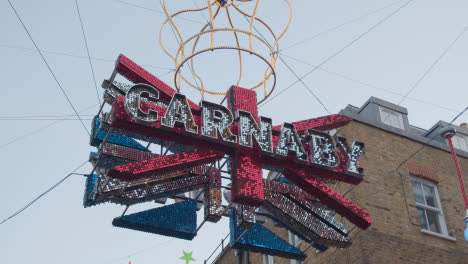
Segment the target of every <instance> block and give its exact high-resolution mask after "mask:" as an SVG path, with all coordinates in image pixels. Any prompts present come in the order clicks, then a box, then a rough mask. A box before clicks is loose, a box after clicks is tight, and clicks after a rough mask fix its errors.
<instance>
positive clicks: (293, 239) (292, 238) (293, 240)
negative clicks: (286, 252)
mask: <svg viewBox="0 0 468 264" xmlns="http://www.w3.org/2000/svg"><path fill="white" fill-rule="evenodd" d="M288 240H289V244H291V245H293V246H294V247H297V248H300V247H301V239H300V238H299V237H298V236H297V235H295V234H294V233H292V232H291V231H289V230H288ZM290 263H291V264H301V263H302V261H300V260H296V259H291V260H290Z"/></svg>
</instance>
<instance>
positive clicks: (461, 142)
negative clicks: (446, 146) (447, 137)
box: [452, 134, 468, 152]
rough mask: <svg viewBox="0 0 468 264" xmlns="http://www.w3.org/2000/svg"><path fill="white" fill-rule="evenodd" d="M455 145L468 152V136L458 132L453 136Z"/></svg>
mask: <svg viewBox="0 0 468 264" xmlns="http://www.w3.org/2000/svg"><path fill="white" fill-rule="evenodd" d="M452 143H453V147H454V148H456V149H459V150H463V151H466V152H468V137H467V136H465V135H462V134H456V135H455V136H453V137H452Z"/></svg>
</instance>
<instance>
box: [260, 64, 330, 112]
mask: <svg viewBox="0 0 468 264" xmlns="http://www.w3.org/2000/svg"><path fill="white" fill-rule="evenodd" d="M280 60H281V62H282V63H283V64H284V65H285V66H286V68H288V70H289V71H290V72H291V73H292V74H293V75H294V76H295V77H296V78H297V79H298V80H299V81H300V82H301V84H302V85H303V86H304V87H305V88H306V89H307V91H309V93H310V94H311V95H312V96H313V97H314V98H315V100H317V102H319V104H320V105H322V107H323V109H325V111H327V113H328V114H331V113H330V111H329V110H328V108H327V107H326V106H325V104H324V103H323V102H322V100H320V98H319V97H318V96H317V95H316V94H315V93H314V92H313V91H312V90H311V89H310V88H309V86H308V85H307V84H306V83H305V82H304V80H303V79H301V78H300V77H299V75H297V73H296V72H295V71H293V69H292V68H291V67H290V66H289V65H288V64H287V63H286V62H285V61H284V59H283V58H281V57H280ZM262 106H263V105H262ZM259 108H260V107H259Z"/></svg>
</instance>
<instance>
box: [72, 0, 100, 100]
mask: <svg viewBox="0 0 468 264" xmlns="http://www.w3.org/2000/svg"><path fill="white" fill-rule="evenodd" d="M75 6H76V11H77V12H78V18H79V19H80V25H81V32H82V33H83V40H84V43H85V47H86V54H88V61H89V67H90V68H91V74H92V75H93V80H94V88H95V89H96V95H97V98H98V102H99V105H100V104H101V97H100V96H99V91H98V88H97V82H96V76H95V74H94V68H93V63H92V62H91V55H90V54H89V47H88V41H87V40H86V34H85V30H84V26H83V20H82V19H81V13H80V8H79V6H78V0H75Z"/></svg>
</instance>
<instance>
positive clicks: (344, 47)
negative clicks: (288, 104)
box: [261, 0, 414, 106]
mask: <svg viewBox="0 0 468 264" xmlns="http://www.w3.org/2000/svg"><path fill="white" fill-rule="evenodd" d="M413 1H414V0H408V1H406V2H405V3H404V4H403V5H401V6H400V7H398V8H397V9H396V10H394V11H393V12H392V13H390V14H389V15H387V16H386V17H384V18H383V19H381V20H379V22H377V23H376V24H374V25H373V26H372V27H370V28H369V29H368V30H366V31H365V32H364V33H362V34H360V35H359V36H358V37H356V38H354V39H353V40H352V41H350V42H349V43H347V44H346V45H345V46H343V47H342V48H341V49H339V50H338V51H336V52H335V53H333V54H332V55H331V56H329V57H328V58H326V59H325V60H324V61H322V62H321V63H320V64H318V65H317V66H316V67H314V68H313V69H312V70H310V71H308V72H307V73H306V74H304V75H303V76H302V77H300V78H299V79H298V80H296V81H294V82H293V83H291V84H290V85H289V86H288V87H286V88H285V89H283V90H282V91H281V92H279V93H277V94H276V95H275V96H273V97H271V98H270V100H268V101H266V102H265V103H263V104H262V105H261V106H264V105H266V104H268V103H269V102H271V101H273V100H274V99H275V98H276V97H278V96H280V95H281V94H282V93H284V92H286V91H287V90H289V89H291V88H292V87H293V86H294V85H295V84H296V83H298V82H300V81H301V80H302V79H304V78H305V77H307V76H309V75H310V74H311V73H313V72H315V71H316V70H317V69H319V68H320V67H322V66H323V65H325V64H326V63H327V62H329V61H330V60H332V59H333V58H335V57H336V56H338V55H339V54H340V53H342V52H343V51H345V50H346V49H347V48H349V47H351V46H352V45H354V44H355V43H356V42H358V41H359V40H360V39H362V38H363V37H364V36H366V35H367V34H369V33H370V32H372V31H373V30H374V29H376V28H377V27H378V26H380V25H381V24H383V23H384V22H385V21H387V20H388V19H390V18H391V17H393V16H394V15H395V14H397V13H398V12H399V11H401V10H402V9H403V8H404V7H406V6H408V4H410V3H411V2H413Z"/></svg>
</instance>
